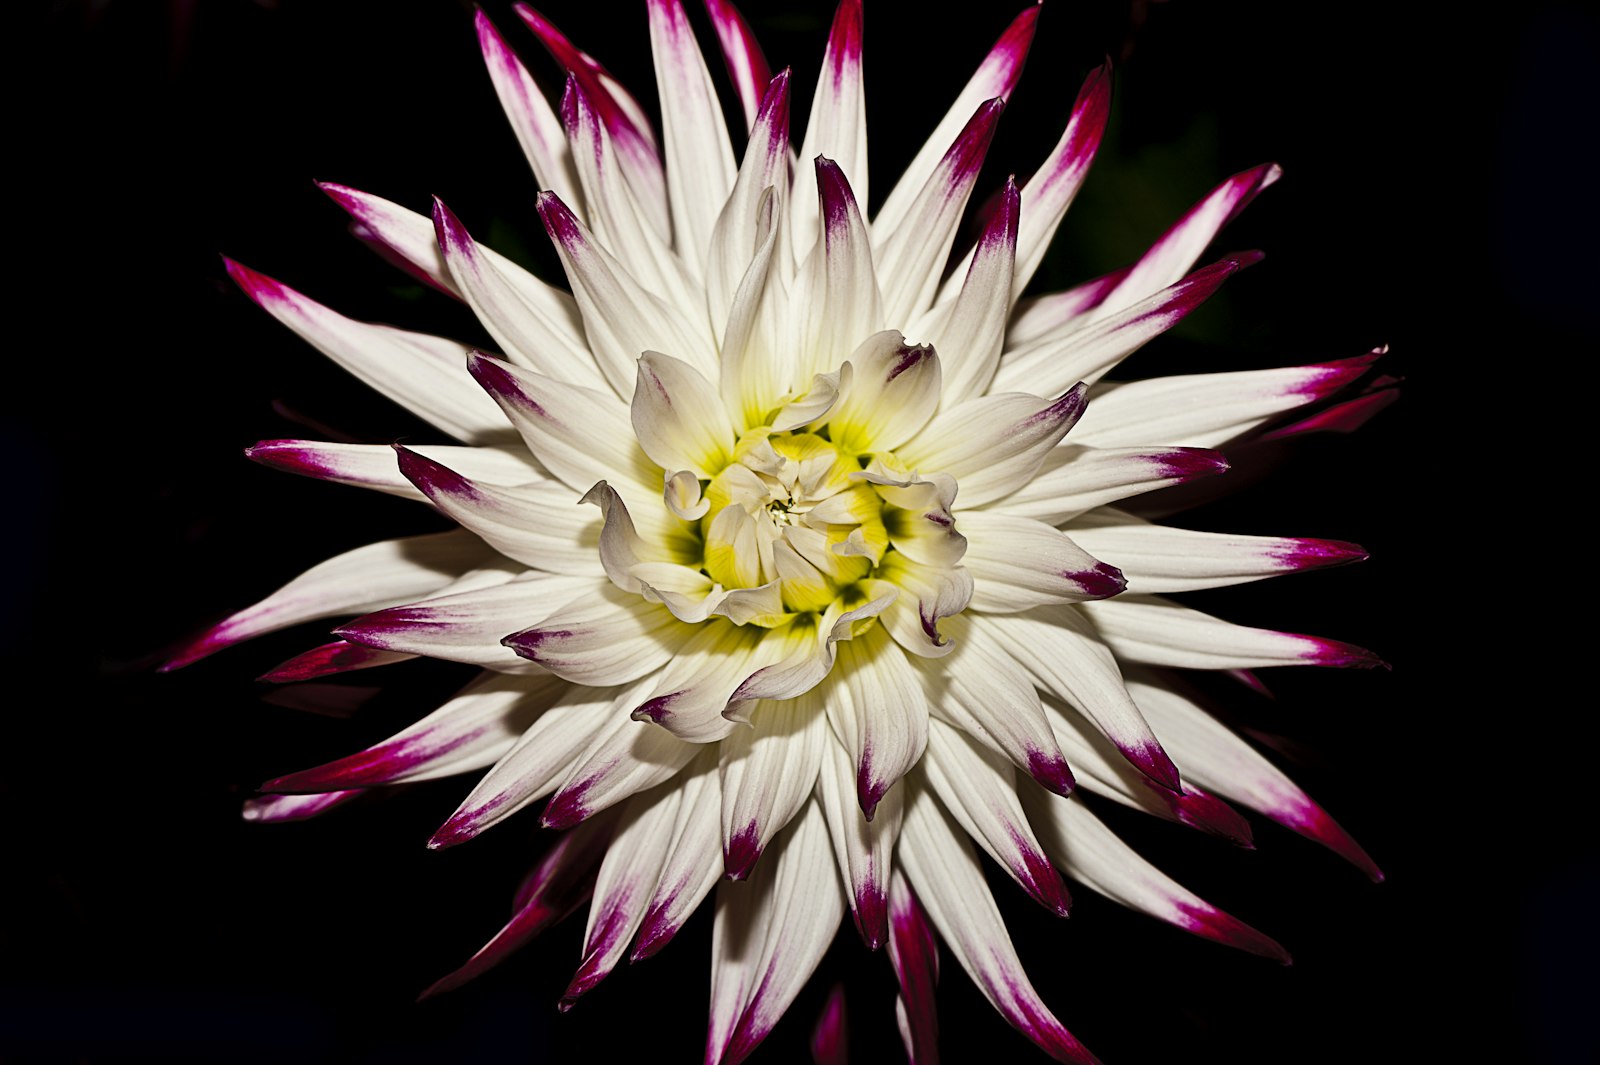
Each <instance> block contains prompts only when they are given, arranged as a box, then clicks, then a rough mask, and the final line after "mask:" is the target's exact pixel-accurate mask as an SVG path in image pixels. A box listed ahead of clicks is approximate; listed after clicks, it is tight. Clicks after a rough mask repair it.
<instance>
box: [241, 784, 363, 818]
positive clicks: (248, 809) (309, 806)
mask: <svg viewBox="0 0 1600 1065" xmlns="http://www.w3.org/2000/svg"><path fill="white" fill-rule="evenodd" d="M363 794H365V793H364V792H363V791H362V790H361V789H359V788H357V789H355V790H354V791H325V792H321V793H319V794H315V795H257V796H256V797H255V798H252V799H246V800H245V801H244V806H243V807H242V808H241V809H240V811H239V816H240V817H242V818H244V819H245V820H246V821H249V822H252V823H253V824H259V825H276V824H286V823H288V822H290V821H309V820H311V818H313V817H321V816H322V815H323V814H325V813H327V812H328V811H329V810H335V809H338V808H339V807H341V806H343V805H344V804H345V803H347V802H350V801H351V800H352V799H359V798H360V797H361V796H362V795H363Z"/></svg>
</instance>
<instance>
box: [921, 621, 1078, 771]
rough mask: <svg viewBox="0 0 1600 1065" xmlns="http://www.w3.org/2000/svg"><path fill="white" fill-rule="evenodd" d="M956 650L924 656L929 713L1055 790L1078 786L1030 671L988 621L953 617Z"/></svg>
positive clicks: (923, 668) (925, 688) (924, 683)
mask: <svg viewBox="0 0 1600 1065" xmlns="http://www.w3.org/2000/svg"><path fill="white" fill-rule="evenodd" d="M950 629H951V632H952V634H953V635H952V639H951V643H952V645H953V650H952V653H951V654H950V655H949V656H947V657H945V658H943V659H940V660H938V661H937V662H934V661H922V662H916V663H915V664H916V665H918V666H920V667H921V673H922V677H923V691H924V692H925V694H926V695H927V699H928V709H929V712H930V713H931V714H932V715H933V716H934V717H936V718H938V719H940V720H942V721H947V722H949V723H950V724H952V725H955V726H956V727H957V728H959V729H961V730H962V731H963V732H965V733H966V734H967V735H968V736H970V737H972V738H973V739H974V740H976V741H977V742H979V743H981V744H983V745H984V746H986V747H988V748H989V749H990V750H992V751H995V752H996V753H998V754H1001V755H1003V756H1005V757H1006V758H1008V759H1010V761H1011V762H1012V764H1014V765H1016V766H1017V767H1019V768H1020V769H1022V770H1024V771H1025V772H1027V773H1029V774H1031V775H1032V776H1033V777H1034V779H1036V780H1038V781H1039V783H1041V784H1043V785H1044V786H1045V787H1047V788H1049V789H1050V790H1052V791H1056V792H1061V793H1065V792H1068V791H1070V790H1072V772H1071V770H1069V769H1068V768H1067V761H1066V759H1065V758H1063V757H1062V754H1061V748H1060V747H1059V746H1058V745H1057V743H1056V737H1055V733H1054V732H1052V731H1051V729H1050V723H1049V721H1048V720H1046V718H1045V712H1044V707H1043V706H1042V705H1041V704H1040V702H1039V693H1038V691H1037V690H1036V689H1035V688H1034V686H1033V681H1032V680H1031V679H1030V678H1029V676H1028V674H1027V672H1026V671H1025V670H1024V669H1023V668H1022V667H1021V666H1020V665H1018V664H1017V662H1016V660H1015V659H1013V658H1012V657H1011V656H1010V655H1009V654H1007V653H1006V652H1005V650H1004V649H1003V648H1002V647H1001V646H1000V645H999V644H998V643H996V642H995V638H994V636H993V635H992V634H991V633H990V632H989V631H988V630H987V629H986V628H984V627H983V626H981V625H973V624H972V623H971V622H970V620H968V619H966V618H951V619H950Z"/></svg>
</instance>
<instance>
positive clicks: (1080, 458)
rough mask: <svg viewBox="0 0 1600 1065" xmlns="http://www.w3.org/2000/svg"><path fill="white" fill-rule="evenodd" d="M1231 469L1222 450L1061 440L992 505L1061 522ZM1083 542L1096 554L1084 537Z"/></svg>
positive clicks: (997, 508)
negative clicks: (1107, 445) (1035, 470)
mask: <svg viewBox="0 0 1600 1065" xmlns="http://www.w3.org/2000/svg"><path fill="white" fill-rule="evenodd" d="M1227 469H1228V460H1227V459H1225V458H1223V457H1222V453H1221V452H1220V451H1210V450H1207V449H1206V448H1198V447H1178V448H1174V447H1118V448H1100V447H1085V446H1083V445H1082V444H1061V445H1060V446H1058V447H1056V448H1055V449H1054V450H1052V451H1051V452H1050V454H1049V455H1047V456H1046V457H1045V460H1044V465H1043V466H1042V467H1040V470H1039V473H1038V475H1037V476H1035V477H1034V479H1033V480H1031V481H1029V482H1028V483H1027V484H1025V485H1023V486H1022V487H1021V488H1019V489H1017V490H1016V491H1015V492H1013V493H1011V494H1010V495H1008V496H1006V497H1005V498H1004V499H1002V500H1000V501H999V502H997V503H995V504H993V505H992V506H991V507H990V510H992V511H997V512H1000V513H1003V514H1014V515H1016V516H1018V517H1026V518H1034V519H1036V520H1038V521H1042V522H1044V523H1046V524H1047V525H1058V524H1060V523H1061V522H1064V521H1067V520H1069V519H1072V518H1076V517H1077V516H1078V515H1080V514H1082V513H1084V512H1085V511H1087V510H1092V509H1093V508H1095V507H1098V506H1103V505H1104V504H1106V503H1114V502H1116V501H1117V500H1119V499H1127V498H1129V497H1130V496H1136V495H1140V494H1142V493H1144V492H1153V491H1155V490H1156V489H1158V488H1166V487H1168V486H1169V485H1174V484H1186V483H1187V482H1189V481H1192V480H1196V479H1198V478H1200V477H1209V476H1212V475H1214V474H1219V473H1226V472H1227ZM1078 546H1079V547H1083V548H1084V549H1085V550H1088V551H1089V552H1090V554H1093V553H1094V552H1093V550H1092V549H1090V548H1088V547H1087V546H1086V545H1085V544H1083V543H1082V542H1081V541H1080V542H1079V543H1078ZM1124 576H1126V574H1124Z"/></svg>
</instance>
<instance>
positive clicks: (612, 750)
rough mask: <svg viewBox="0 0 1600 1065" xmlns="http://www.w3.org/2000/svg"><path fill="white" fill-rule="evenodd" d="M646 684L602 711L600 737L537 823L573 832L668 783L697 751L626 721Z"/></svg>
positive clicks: (662, 732)
mask: <svg viewBox="0 0 1600 1065" xmlns="http://www.w3.org/2000/svg"><path fill="white" fill-rule="evenodd" d="M650 683H651V682H650V681H649V680H646V681H644V682H643V684H642V685H635V686H634V687H632V688H629V689H628V690H627V691H625V692H624V693H623V695H622V697H620V698H618V699H617V700H615V701H614V702H612V703H611V704H610V706H608V707H607V708H606V710H605V713H604V714H603V715H602V720H603V723H602V725H601V728H600V730H599V732H598V733H597V734H596V735H595V737H594V739H593V740H592V741H591V742H590V744H589V747H588V749H587V750H585V751H584V752H583V754H582V755H581V756H580V757H579V758H578V761H577V764H576V765H574V766H573V767H572V769H571V770H570V771H569V772H568V773H567V776H566V778H565V779H564V780H562V782H561V786H560V787H558V788H557V789H556V793H555V794H554V795H553V796H551V798H550V803H549V805H548V806H546V807H545V810H544V814H543V815H542V816H541V817H540V818H539V823H540V824H542V825H544V826H545V827H546V828H560V829H564V828H571V827H572V826H573V825H575V824H577V823H578V822H579V821H582V820H583V819H584V818H586V817H591V816H593V815H594V814H596V813H598V812H600V811H601V810H604V809H606V808H607V807H609V806H612V805H614V804H616V803H619V802H621V801H622V800H623V799H626V798H627V797H628V796H630V795H636V794H638V793H639V792H641V791H645V790H647V789H649V788H653V787H655V786H656V785H657V784H660V783H662V782H663V781H666V780H670V779H671V778H672V777H674V776H676V775H677V774H678V771H679V770H681V769H682V768H683V767H684V766H686V765H688V764H689V762H690V761H691V760H692V759H693V758H694V756H695V755H696V754H698V753H699V752H700V746H699V745H698V744H694V743H685V742H684V741H682V740H680V739H678V738H677V737H676V736H673V735H672V734H671V733H669V732H667V731H666V730H665V729H659V728H655V727H653V726H651V725H649V724H644V723H641V722H638V721H634V720H632V719H630V718H629V717H628V711H629V709H631V708H632V707H634V706H637V705H638V703H639V700H640V699H642V698H644V694H645V692H647V691H648V690H649V687H648V685H649V684H650Z"/></svg>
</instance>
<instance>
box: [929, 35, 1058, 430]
mask: <svg viewBox="0 0 1600 1065" xmlns="http://www.w3.org/2000/svg"><path fill="white" fill-rule="evenodd" d="M1028 10H1029V11H1034V10H1037V9H1036V8H1029V9H1028ZM1024 14H1026V12H1024ZM1020 17H1021V16H1019V18H1020ZM1020 202H1021V193H1019V192H1018V191H1017V184H1016V181H1014V180H1013V179H1011V178H1007V179H1006V187H1005V190H1004V192H1003V193H1002V194H1001V199H1000V203H999V205H998V206H997V207H996V209H995V212H994V214H993V215H992V216H990V218H989V223H988V225H987V226H985V227H984V231H983V235H982V236H980V237H979V238H978V245H977V248H976V249H975V251H974V253H973V258H972V265H971V266H969V267H968V268H967V275H966V280H965V281H964V282H963V283H962V285H961V291H960V293H959V294H957V295H956V297H955V300H954V302H953V303H951V304H948V305H946V306H941V307H935V308H934V309H933V310H932V311H931V312H930V313H929V315H928V316H927V317H926V318H925V319H924V321H925V322H927V323H928V324H927V325H926V327H924V328H922V329H919V328H912V329H910V330H909V332H910V334H911V335H912V336H913V337H920V336H922V335H926V336H927V337H928V339H929V340H930V341H932V343H933V346H934V349H935V350H937V351H939V352H940V359H941V361H942V364H943V367H944V393H945V395H946V396H948V397H950V398H949V402H948V403H947V404H946V405H947V406H955V405H956V404H959V403H960V402H961V401H962V400H963V399H965V398H967V397H969V396H976V395H980V394H982V393H984V392H987V391H988V390H989V382H990V381H991V380H993V378H994V371H995V367H997V366H998V365H999V364H1000V350H1001V348H1002V346H1003V344H1004V342H1005V339H1006V314H1007V312H1008V310H1009V309H1010V306H1011V276H1012V273H1013V270H1014V267H1015V265H1016V255H1017V216H1018V212H1019V210H1020V206H1019V204H1020ZM920 324H921V323H919V325H920Z"/></svg>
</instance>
